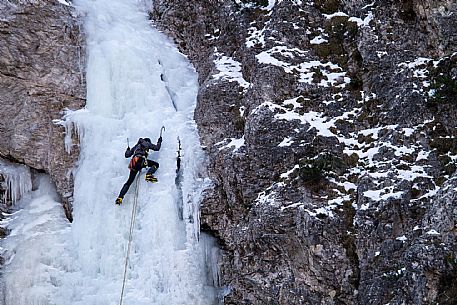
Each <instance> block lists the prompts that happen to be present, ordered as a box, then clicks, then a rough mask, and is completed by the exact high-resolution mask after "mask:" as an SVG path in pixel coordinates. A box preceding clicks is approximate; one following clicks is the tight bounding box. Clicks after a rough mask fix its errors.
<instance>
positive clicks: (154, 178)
mask: <svg viewBox="0 0 457 305" xmlns="http://www.w3.org/2000/svg"><path fill="white" fill-rule="evenodd" d="M144 180H146V181H148V182H152V183H154V182H157V178H156V177H154V175H153V174H146V176H145V177H144Z"/></svg>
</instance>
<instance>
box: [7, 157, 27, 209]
mask: <svg viewBox="0 0 457 305" xmlns="http://www.w3.org/2000/svg"><path fill="white" fill-rule="evenodd" d="M0 174H3V176H4V177H5V181H6V187H7V188H6V194H5V200H6V199H7V198H11V201H12V203H13V204H15V203H16V201H17V200H19V199H20V198H21V197H22V196H23V195H24V194H25V193H27V192H29V191H31V190H32V177H31V174H30V169H29V167H28V166H26V165H22V164H13V163H11V162H8V161H6V160H0Z"/></svg>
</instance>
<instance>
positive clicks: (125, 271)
mask: <svg viewBox="0 0 457 305" xmlns="http://www.w3.org/2000/svg"><path fill="white" fill-rule="evenodd" d="M140 174H141V170H140V171H139V172H138V175H137V177H136V189H135V197H134V199H133V207H132V216H131V218H130V232H129V243H128V246H127V255H126V256H125V266H124V280H123V281H122V291H121V299H120V300H119V305H122V301H123V299H124V289H125V282H126V280H127V267H128V262H129V257H130V248H131V245H132V236H133V227H134V225H135V218H136V207H137V205H138V190H139V188H140V183H139V177H140Z"/></svg>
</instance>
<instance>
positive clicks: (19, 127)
mask: <svg viewBox="0 0 457 305" xmlns="http://www.w3.org/2000/svg"><path fill="white" fill-rule="evenodd" d="M83 45H84V42H83V41H82V36H81V33H80V29H79V26H78V22H77V18H76V15H75V14H74V9H72V8H70V7H69V6H66V5H63V4H61V3H59V2H58V1H44V0H42V1H41V0H33V1H32V0H26V1H24V0H13V1H6V2H5V1H2V2H1V3H0V54H1V56H0V105H1V106H0V117H1V118H2V119H1V120H0V156H1V157H3V158H6V159H9V160H12V161H14V162H18V163H23V164H26V165H28V166H30V167H31V168H33V169H36V170H38V171H45V172H47V173H49V174H50V175H51V178H52V180H53V181H54V182H55V183H56V185H57V189H58V191H59V193H60V195H61V196H62V199H63V201H64V203H65V208H66V211H67V216H68V217H69V218H70V219H71V214H70V212H71V196H72V189H73V178H72V173H71V169H72V168H73V166H74V163H75V161H76V159H77V157H78V149H77V148H76V149H73V151H72V154H68V153H67V152H65V147H64V128H63V127H62V126H59V125H56V124H54V123H53V120H55V119H60V118H61V117H62V116H63V111H64V109H66V108H69V109H79V108H81V107H82V106H84V104H85V82H84V76H83V69H84V66H85V64H84V50H83V49H82V46H83Z"/></svg>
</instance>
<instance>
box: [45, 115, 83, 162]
mask: <svg viewBox="0 0 457 305" xmlns="http://www.w3.org/2000/svg"><path fill="white" fill-rule="evenodd" d="M87 112H88V111H87V109H85V108H83V109H79V110H71V109H68V108H66V109H65V110H64V113H65V114H64V116H63V117H62V119H56V120H53V123H54V124H56V125H60V126H63V127H64V128H65V138H64V143H65V151H66V152H67V153H68V154H70V153H71V149H72V147H73V139H72V135H73V129H74V128H75V127H76V135H77V136H78V137H80V138H81V137H82V136H83V134H82V133H83V130H82V127H81V126H82V124H78V123H80V121H81V117H82V116H84V115H85V114H86V113H87Z"/></svg>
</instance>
